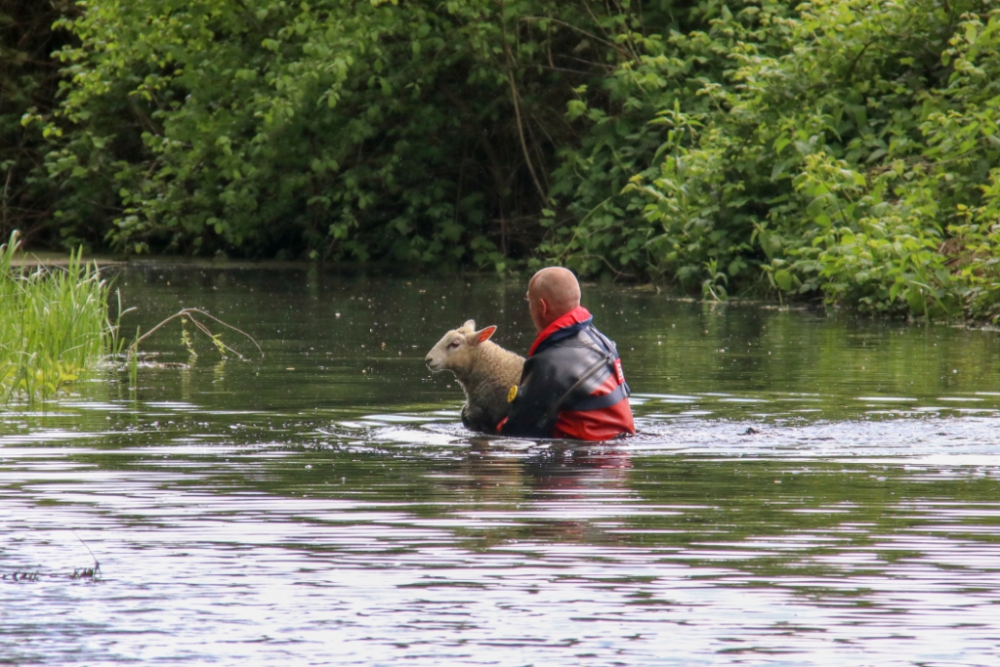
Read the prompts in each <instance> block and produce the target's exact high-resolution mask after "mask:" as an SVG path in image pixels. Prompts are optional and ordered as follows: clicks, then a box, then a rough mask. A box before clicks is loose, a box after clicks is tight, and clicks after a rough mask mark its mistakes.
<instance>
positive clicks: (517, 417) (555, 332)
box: [498, 267, 635, 440]
mask: <svg viewBox="0 0 1000 667" xmlns="http://www.w3.org/2000/svg"><path fill="white" fill-rule="evenodd" d="M527 297H528V310H529V312H530V313H531V321H532V322H533V323H534V325H535V329H536V330H537V331H538V337H537V338H536V339H535V342H534V343H533V344H532V346H531V349H530V350H529V352H528V359H527V361H525V363H524V372H523V373H522V375H521V386H519V387H512V388H511V390H510V395H509V397H508V400H509V401H510V404H511V405H510V414H509V415H508V417H507V418H506V419H505V420H504V421H502V422H500V425H499V427H498V430H499V431H500V433H502V434H503V435H513V436H525V437H532V438H574V439H577V440H608V439H610V438H615V437H617V436H620V435H625V434H629V433H635V424H634V423H633V421H632V408H631V406H630V405H629V402H628V395H629V388H628V385H627V384H625V376H624V374H623V373H622V362H621V359H620V358H619V357H618V351H617V349H616V348H615V344H614V343H612V342H611V341H610V340H608V339H607V337H605V336H604V334H602V333H601V332H600V331H598V330H597V329H596V328H595V327H594V325H593V324H591V322H592V320H593V317H592V316H591V314H590V313H589V312H588V311H587V309H586V308H582V307H581V306H580V283H578V282H577V280H576V276H574V275H573V272H572V271H569V270H568V269H563V268H560V267H550V268H547V269H542V270H541V271H539V272H538V273H536V274H535V275H534V276H533V277H532V278H531V282H529V283H528V295H527Z"/></svg>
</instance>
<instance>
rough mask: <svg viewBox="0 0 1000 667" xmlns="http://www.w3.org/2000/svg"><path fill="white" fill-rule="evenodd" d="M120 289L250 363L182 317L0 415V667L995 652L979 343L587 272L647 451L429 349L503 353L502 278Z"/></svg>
mask: <svg viewBox="0 0 1000 667" xmlns="http://www.w3.org/2000/svg"><path fill="white" fill-rule="evenodd" d="M116 284H117V286H118V287H119V288H120V291H121V295H122V299H123V303H124V306H125V307H130V306H135V307H137V310H136V311H133V312H131V313H129V314H127V315H126V316H125V318H124V320H123V322H124V324H125V326H126V327H128V328H130V330H131V331H134V330H135V327H137V326H140V327H142V330H143V331H146V330H149V329H150V328H151V327H152V326H153V325H154V324H156V323H157V322H158V321H160V320H162V319H164V318H165V317H167V316H168V315H170V314H172V313H174V312H176V311H177V310H179V309H180V308H182V307H199V308H203V309H205V310H207V311H209V312H211V313H212V314H213V315H215V316H217V317H219V318H221V319H223V320H225V321H226V322H227V323H229V324H231V325H233V326H235V327H238V328H239V329H241V330H243V331H245V332H247V333H249V334H251V335H253V336H254V337H255V338H256V339H257V340H258V341H259V342H260V344H261V347H262V348H263V350H264V353H265V356H264V357H263V358H261V357H260V354H259V353H257V352H256V350H255V348H254V347H253V345H252V344H250V343H249V342H248V341H246V340H245V339H243V338H242V337H241V336H240V335H239V334H236V333H235V332H232V331H229V330H225V329H224V328H222V327H218V326H217V325H214V324H213V325H212V326H213V331H215V332H220V331H221V332H223V334H222V340H223V342H225V343H226V344H228V345H230V346H232V347H233V348H235V349H237V350H238V351H240V352H241V353H242V354H244V355H245V356H246V357H247V359H248V360H247V361H240V360H239V359H237V358H235V357H233V356H232V355H230V358H228V359H226V360H222V359H221V358H220V356H219V355H218V353H217V352H216V351H215V350H214V348H213V346H212V345H211V343H210V342H208V339H207V338H206V337H204V336H201V337H200V338H195V351H196V352H197V355H198V356H197V358H194V357H191V356H190V355H189V354H188V351H187V349H186V348H185V347H184V345H182V344H181V326H180V323H179V322H176V321H175V322H173V323H171V324H170V325H168V326H166V327H164V329H162V330H161V331H159V332H157V333H156V334H155V335H154V336H152V337H151V338H150V339H149V340H147V341H145V342H144V344H143V347H142V349H143V352H144V357H143V364H142V365H141V366H140V368H139V369H138V376H137V382H136V385H135V386H133V385H132V384H131V382H130V380H129V376H128V373H127V372H121V371H118V370H115V369H109V370H107V371H105V372H101V373H99V374H97V375H96V376H95V377H93V378H91V379H89V380H87V381H85V382H81V383H78V384H76V385H74V386H73V388H72V393H70V394H69V395H65V396H62V397H60V398H59V399H57V400H54V401H49V402H47V403H46V404H44V405H42V406H37V405H36V406H32V407H28V406H13V407H9V408H7V409H6V410H5V411H3V412H0V577H2V579H0V664H15V665H33V664H42V665H72V664H80V665H109V664H122V663H141V664H170V665H175V664H185V663H186V664H209V663H211V664H219V665H251V664H253V665H256V664H260V665H307V664H311V665H322V664H330V665H511V666H514V665H539V666H541V665H545V666H548V665H637V666H638V665H684V666H690V665H747V664H752V665H795V666H802V665H879V666H885V665H926V666H932V665H935V666H936V665H942V666H943V665H996V664H1000V382H998V381H997V379H998V371H1000V341H998V339H997V333H996V332H990V331H970V330H965V329H962V328H955V327H947V326H940V325H938V326H923V325H906V324H901V323H885V322H871V321H868V320H859V319H854V318H851V317H849V316H846V315H836V314H835V315H833V316H830V315H827V314H826V313H823V312H821V311H810V310H789V309H782V308H775V307H773V306H770V307H769V306H766V305H763V304H729V305H714V306H713V305H710V304H703V303H700V302H692V301H685V300H679V299H673V298H669V297H668V296H667V295H665V294H658V293H656V292H652V291H648V292H647V291H641V290H638V291H637V290H628V289H623V288H619V287H614V286H598V285H587V286H585V288H584V289H585V304H584V305H586V306H587V307H588V308H590V310H591V311H592V312H593V313H594V314H595V316H596V323H597V324H598V326H599V327H600V328H601V329H602V330H603V331H604V332H605V333H607V334H608V335H609V336H610V337H612V338H613V339H615V340H616V341H617V342H618V345H619V349H620V352H621V355H622V359H623V363H624V368H625V372H626V376H627V377H628V380H629V383H630V384H631V387H632V389H633V392H634V393H633V405H634V411H635V414H636V424H637V427H638V428H639V430H640V433H639V434H638V435H637V436H635V437H633V438H631V439H629V440H626V441H622V442H613V443H608V444H582V443H572V442H560V441H537V442H536V441H529V440H514V439H501V438H487V437H482V436H476V435H474V434H472V433H470V432H468V431H466V430H465V429H463V427H462V426H461V424H460V422H459V418H458V409H459V406H460V404H461V400H462V396H461V390H460V389H459V388H458V386H457V385H456V384H455V382H454V380H453V379H451V377H450V376H447V375H446V374H441V375H432V374H431V373H429V372H428V371H427V369H426V368H425V366H424V363H423V358H424V355H425V354H426V352H427V350H428V349H429V348H430V347H431V346H432V345H433V344H434V343H435V342H436V341H437V340H438V338H439V337H440V336H441V335H442V334H443V332H444V331H446V330H447V329H450V328H453V327H456V326H458V325H459V324H461V323H462V322H463V321H465V320H466V319H468V318H474V319H476V321H477V323H478V324H479V325H480V326H485V325H488V324H496V325H498V326H499V330H498V332H497V334H496V335H495V337H494V340H495V341H496V342H498V343H500V344H503V345H505V346H507V347H510V348H512V349H516V350H519V351H521V352H522V353H523V352H524V351H525V350H526V349H527V347H528V345H529V344H530V342H531V340H532V338H533V330H532V327H531V323H530V320H529V318H528V314H527V308H526V304H525V302H524V285H523V284H522V283H521V282H509V281H502V280H499V279H491V278H483V277H477V278H465V277H441V278H433V277H420V278H417V277H413V276H409V277H407V276H395V277H392V276H381V275H377V274H367V273H364V272H351V271H340V272H338V271H332V270H328V271H324V270H320V269H316V268H308V267H307V268H302V267H295V266H280V265H275V266H270V267H267V268H260V267H244V266H239V265H225V266H223V267H218V266H194V265H192V266H169V265H164V264H136V265H132V266H130V267H129V268H127V269H125V270H123V271H122V272H121V274H120V275H119V276H118V277H117V279H116ZM187 329H188V331H189V332H190V333H191V335H195V332H194V329H193V327H192V325H191V324H190V323H189V324H188V326H187ZM197 335H198V336H200V334H197ZM95 560H96V561H99V569H97V571H92V568H94V566H95Z"/></svg>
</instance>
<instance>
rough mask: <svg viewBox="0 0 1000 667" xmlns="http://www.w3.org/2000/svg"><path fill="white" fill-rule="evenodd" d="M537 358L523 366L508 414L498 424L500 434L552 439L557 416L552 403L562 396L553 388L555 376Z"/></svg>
mask: <svg viewBox="0 0 1000 667" xmlns="http://www.w3.org/2000/svg"><path fill="white" fill-rule="evenodd" d="M541 361H542V360H541V359H540V358H538V357H533V358H531V359H528V361H526V362H525V364H524V374H523V375H522V376H521V385H520V386H519V387H518V388H517V393H516V395H515V396H514V397H513V398H514V400H512V401H511V403H510V414H509V415H507V419H506V420H504V421H503V422H502V423H501V425H500V429H499V430H500V433H501V434H503V435H512V436H521V437H527V438H551V437H552V428H553V426H554V425H555V421H556V418H557V417H558V413H557V414H549V413H550V412H552V410H551V408H552V401H554V400H556V399H557V398H558V396H560V395H561V393H560V392H559V390H558V388H557V387H555V386H554V380H555V378H554V376H553V374H552V372H551V368H549V365H548V364H545V363H539V362H541Z"/></svg>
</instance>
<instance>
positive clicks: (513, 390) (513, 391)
mask: <svg viewBox="0 0 1000 667" xmlns="http://www.w3.org/2000/svg"><path fill="white" fill-rule="evenodd" d="M515 398H517V386H516V385H515V386H513V387H511V388H510V391H508V392H507V402H508V403H513V402H514V399H515Z"/></svg>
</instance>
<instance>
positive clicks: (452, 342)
mask: <svg viewBox="0 0 1000 667" xmlns="http://www.w3.org/2000/svg"><path fill="white" fill-rule="evenodd" d="M461 344H462V341H460V340H459V339H457V338H456V339H455V340H453V341H451V345H449V346H448V347H458V346H459V345H461Z"/></svg>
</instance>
